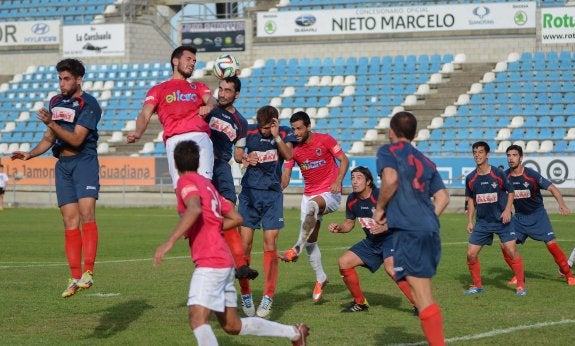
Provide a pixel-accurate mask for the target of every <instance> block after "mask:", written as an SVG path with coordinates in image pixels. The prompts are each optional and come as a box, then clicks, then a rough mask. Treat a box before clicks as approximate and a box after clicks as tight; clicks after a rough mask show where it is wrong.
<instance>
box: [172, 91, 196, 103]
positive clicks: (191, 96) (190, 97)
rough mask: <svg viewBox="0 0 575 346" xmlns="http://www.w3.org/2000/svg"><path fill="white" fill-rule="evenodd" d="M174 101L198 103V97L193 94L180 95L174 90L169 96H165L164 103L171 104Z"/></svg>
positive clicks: (179, 92) (180, 93)
mask: <svg viewBox="0 0 575 346" xmlns="http://www.w3.org/2000/svg"><path fill="white" fill-rule="evenodd" d="M174 101H181V102H196V101H198V95H196V94H194V93H185V94H184V93H182V92H181V91H180V90H176V91H174V92H173V93H171V94H168V95H166V102H167V103H172V102H174Z"/></svg>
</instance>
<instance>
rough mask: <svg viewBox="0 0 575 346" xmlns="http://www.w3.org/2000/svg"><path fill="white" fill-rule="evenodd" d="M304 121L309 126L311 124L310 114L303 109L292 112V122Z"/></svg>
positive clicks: (290, 120) (290, 119)
mask: <svg viewBox="0 0 575 346" xmlns="http://www.w3.org/2000/svg"><path fill="white" fill-rule="evenodd" d="M299 120H301V121H303V124H304V125H305V126H306V127H307V126H309V125H310V124H311V120H310V119H309V115H308V114H307V113H306V112H303V111H299V112H295V113H294V114H292V116H291V117H290V118H289V122H290V124H291V123H295V122H296V121H299Z"/></svg>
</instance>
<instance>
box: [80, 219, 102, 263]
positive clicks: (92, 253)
mask: <svg viewBox="0 0 575 346" xmlns="http://www.w3.org/2000/svg"><path fill="white" fill-rule="evenodd" d="M82 238H83V239H82V245H83V247H84V271H88V270H89V271H91V272H94V262H96V252H97V251H98V225H97V224H96V222H87V223H85V224H83V225H82Z"/></svg>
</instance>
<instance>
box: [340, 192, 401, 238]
mask: <svg viewBox="0 0 575 346" xmlns="http://www.w3.org/2000/svg"><path fill="white" fill-rule="evenodd" d="M378 195H379V189H378V188H374V189H373V190H371V195H369V198H366V199H361V198H360V197H359V195H358V194H357V193H355V192H352V193H351V194H350V195H349V196H347V202H345V217H346V218H347V219H350V220H355V219H358V221H359V224H360V225H361V227H362V229H363V231H364V232H365V237H366V238H368V239H371V240H373V241H375V242H380V241H383V240H384V239H385V238H386V237H387V235H389V234H391V233H389V232H384V233H379V234H371V233H370V232H369V229H370V228H371V227H373V226H374V225H375V220H373V213H374V211H375V206H376V205H377V197H378Z"/></svg>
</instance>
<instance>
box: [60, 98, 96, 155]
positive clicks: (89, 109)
mask: <svg viewBox="0 0 575 346" xmlns="http://www.w3.org/2000/svg"><path fill="white" fill-rule="evenodd" d="M49 110H50V113H51V114H52V120H53V121H55V122H56V123H57V124H58V125H60V126H61V127H62V128H63V129H65V130H67V131H70V132H73V131H74V128H75V127H76V125H80V126H82V127H85V128H87V129H88V130H89V132H88V135H87V136H86V138H85V139H84V142H83V143H82V144H80V146H78V147H72V146H71V145H70V144H68V143H66V142H64V141H62V140H61V139H59V138H56V142H55V143H54V146H53V147H52V153H53V154H54V156H55V157H59V156H60V152H61V151H62V150H63V149H70V150H73V151H77V152H78V153H82V154H88V155H97V151H96V148H97V147H98V129H97V125H98V122H99V121H100V118H101V117H102V109H101V108H100V105H99V104H98V101H96V99H95V98H94V97H93V96H92V95H90V94H87V93H82V95H80V97H73V98H65V97H64V96H63V95H62V94H59V95H56V96H54V97H52V99H51V100H50V106H49Z"/></svg>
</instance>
